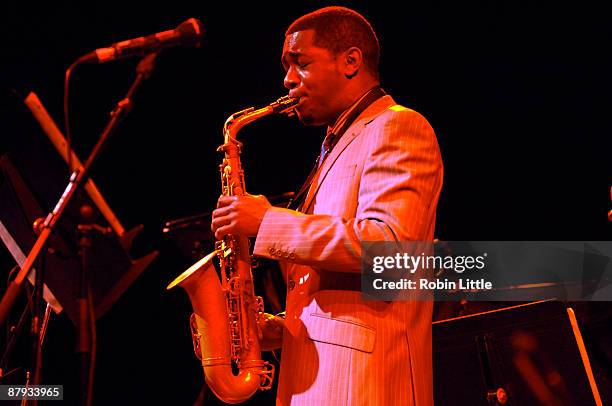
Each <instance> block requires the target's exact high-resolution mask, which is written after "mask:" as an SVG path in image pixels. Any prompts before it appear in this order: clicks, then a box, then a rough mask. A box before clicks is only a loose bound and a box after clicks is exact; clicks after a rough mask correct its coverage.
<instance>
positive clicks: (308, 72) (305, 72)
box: [282, 30, 347, 125]
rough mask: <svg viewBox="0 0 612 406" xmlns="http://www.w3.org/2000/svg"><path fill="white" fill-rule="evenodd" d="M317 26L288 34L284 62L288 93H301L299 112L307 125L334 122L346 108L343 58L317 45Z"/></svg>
mask: <svg viewBox="0 0 612 406" xmlns="http://www.w3.org/2000/svg"><path fill="white" fill-rule="evenodd" d="M314 37H315V32H314V30H304V31H298V32H295V33H293V34H290V35H287V36H286V37H285V44H284V46H283V55H282V62H283V67H284V68H285V71H286V74H285V80H284V85H285V87H286V88H287V89H289V96H292V97H299V98H300V103H299V104H298V106H297V109H296V110H297V114H298V117H299V119H300V121H301V122H302V123H304V124H306V125H324V124H327V125H331V124H333V122H334V121H335V120H336V118H337V117H338V116H339V115H340V113H341V112H342V111H343V110H344V109H345V107H346V106H344V105H343V104H342V96H343V89H344V86H345V85H346V81H347V79H346V77H345V75H344V74H343V72H342V70H341V69H342V66H341V61H339V60H338V59H340V58H336V57H334V55H333V54H332V53H331V52H330V51H328V50H327V49H323V48H319V47H317V46H315V45H314Z"/></svg>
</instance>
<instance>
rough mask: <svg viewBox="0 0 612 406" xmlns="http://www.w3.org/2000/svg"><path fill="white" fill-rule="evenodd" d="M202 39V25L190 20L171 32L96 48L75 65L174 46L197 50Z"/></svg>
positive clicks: (141, 53) (144, 53) (136, 54)
mask: <svg viewBox="0 0 612 406" xmlns="http://www.w3.org/2000/svg"><path fill="white" fill-rule="evenodd" d="M202 38H204V25H203V24H202V22H201V21H200V20H198V19H197V18H190V19H189V20H187V21H185V22H183V23H181V24H180V25H179V26H178V27H176V28H175V29H173V30H167V31H162V32H158V33H157V34H151V35H147V36H146V37H138V38H133V39H128V40H126V41H121V42H116V43H114V44H112V45H111V46H109V47H106V48H98V49H96V50H95V51H93V52H90V53H88V54H85V55H83V56H82V57H80V58H79V59H78V60H77V63H105V62H109V61H114V60H116V59H123V58H129V57H131V56H142V55H146V54H147V53H150V52H154V51H158V50H161V49H163V48H169V47H175V46H187V47H195V48H198V47H199V46H200V42H201V40H202Z"/></svg>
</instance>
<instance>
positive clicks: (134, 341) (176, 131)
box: [0, 1, 612, 405]
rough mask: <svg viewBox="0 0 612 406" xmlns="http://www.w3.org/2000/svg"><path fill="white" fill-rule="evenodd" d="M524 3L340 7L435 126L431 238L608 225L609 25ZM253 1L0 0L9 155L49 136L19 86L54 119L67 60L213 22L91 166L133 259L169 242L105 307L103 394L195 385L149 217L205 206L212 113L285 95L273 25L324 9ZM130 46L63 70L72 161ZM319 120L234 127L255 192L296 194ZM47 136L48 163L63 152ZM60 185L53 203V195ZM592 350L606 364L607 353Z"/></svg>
mask: <svg viewBox="0 0 612 406" xmlns="http://www.w3.org/2000/svg"><path fill="white" fill-rule="evenodd" d="M530 3H531V2H525V3H524V4H522V3H520V2H474V3H470V4H446V5H441V4H438V5H427V6H425V5H417V4H412V3H405V4H404V5H403V6H402V11H400V10H399V8H398V7H399V6H398V5H397V4H396V3H394V2H382V1H379V2H375V3H372V4H365V3H356V2H352V3H351V2H336V3H335V4H341V5H348V6H351V7H354V8H355V9H357V10H358V11H360V12H362V13H363V14H364V15H365V16H366V17H367V18H368V19H369V20H370V21H371V23H372V25H373V26H374V28H375V29H376V31H377V33H378V36H379V39H380V41H381V46H382V48H381V52H382V53H381V77H382V84H383V87H384V88H385V89H386V90H387V92H388V93H390V94H391V95H393V96H394V98H395V99H396V101H397V102H399V103H401V104H404V105H406V106H408V107H411V108H413V109H415V110H417V111H419V112H421V113H422V114H423V115H424V116H425V117H427V118H428V119H429V121H430V123H431V124H432V126H433V128H434V129H435V131H436V134H437V136H438V140H439V143H440V147H441V150H442V156H443V159H444V165H445V184H444V189H443V192H442V195H441V198H440V204H439V210H438V222H437V223H438V226H437V232H436V235H437V236H438V237H439V238H441V239H445V240H610V234H611V229H612V225H611V224H609V223H608V222H607V221H606V213H607V211H608V210H609V209H610V208H611V202H610V186H611V185H612V170H611V169H612V165H611V164H610V151H612V141H611V137H610V130H609V126H608V122H607V118H608V117H609V111H610V101H609V100H610V94H611V90H612V86H611V81H610V72H611V67H612V66H611V64H610V62H608V60H609V58H608V57H607V56H608V55H607V54H608V53H609V52H608V49H609V44H610V39H611V38H610V34H611V32H612V27H611V25H610V23H609V21H608V18H607V16H606V14H605V13H604V12H603V10H600V9H597V8H595V7H591V6H588V5H580V6H577V5H576V3H574V5H573V6H563V5H559V4H550V5H546V4H539V5H535V4H530ZM263 4H264V3H259V4H256V5H255V4H250V5H238V4H237V3H234V2H231V3H230V2H222V3H218V2H214V3H213V2H197V3H196V2H194V3H190V2H182V1H173V2H171V3H166V4H163V5H162V4H155V3H153V2H147V3H142V4H138V3H131V2H130V3H129V4H128V2H126V1H124V2H115V1H109V2H103V3H102V2H98V3H97V4H93V5H92V4H87V5H85V4H84V2H79V3H77V2H75V3H71V4H69V3H63V4H53V3H47V4H41V5H35V6H34V5H32V4H29V3H27V2H23V3H13V2H9V3H8V4H4V5H3V6H2V7H3V9H4V12H3V13H2V16H1V17H0V19H1V20H2V24H1V25H0V30H2V32H1V34H2V36H1V37H2V38H3V45H2V48H3V50H2V58H3V59H4V62H2V71H1V76H0V79H1V80H2V82H1V86H2V87H1V89H0V91H1V93H0V100H1V101H0V103H1V105H0V106H1V111H2V117H1V121H0V131H1V132H0V153H5V152H8V153H9V155H11V154H12V156H13V157H16V158H14V160H16V161H18V162H16V164H17V166H20V165H21V166H39V167H43V168H44V167H45V165H52V163H47V161H46V159H40V160H31V159H27V158H24V157H26V156H27V154H28V150H32V149H36V150H38V151H40V150H41V149H42V150H44V148H49V147H48V142H47V141H46V137H45V135H44V134H43V133H42V132H41V131H40V129H39V128H38V126H37V124H36V122H35V121H34V120H33V118H32V117H31V115H30V113H29V111H28V110H27V109H26V107H25V106H24V105H23V104H22V102H21V100H20V98H19V95H22V96H23V95H26V94H27V92H28V91H30V90H34V91H35V92H36V93H37V94H38V95H39V97H40V98H41V100H42V102H43V103H44V105H45V106H46V107H47V109H48V110H49V112H50V113H51V115H52V116H53V117H54V118H55V120H56V121H57V122H58V123H62V96H63V78H64V71H65V69H66V68H67V67H68V65H69V64H70V63H71V62H73V61H74V60H75V59H76V58H78V57H79V56H80V55H82V54H84V53H86V52H89V51H91V50H93V49H95V48H98V47H102V46H106V45H108V44H110V43H113V42H116V41H120V40H124V39H129V38H132V37H137V36H140V35H145V34H151V33H154V32H158V31H163V30H166V29H170V28H173V27H175V26H176V25H177V24H179V23H180V22H182V21H184V20H186V19H187V18H190V17H197V18H199V19H201V20H202V21H203V23H204V25H205V27H206V30H207V37H206V39H205V41H204V43H203V45H202V47H201V48H200V49H170V50H167V51H165V52H164V53H162V54H161V56H160V57H159V58H158V65H157V69H156V71H155V73H154V75H153V77H152V78H151V79H150V80H149V81H148V82H147V83H146V84H145V86H144V88H143V89H142V91H141V92H140V93H139V95H138V97H137V99H136V101H135V103H136V105H135V108H134V110H133V111H132V113H131V115H130V116H129V117H128V118H127V119H126V120H125V121H124V122H123V123H122V125H121V127H120V128H119V130H118V131H117V133H116V135H115V137H114V138H113V139H112V140H111V142H110V144H109V146H108V148H107V149H106V150H105V151H104V153H103V155H102V156H101V159H100V162H99V165H98V166H97V167H96V168H95V171H94V172H93V178H94V179H95V181H96V183H97V184H98V186H99V188H100V189H101V191H102V193H103V194H104V196H105V197H106V199H107V201H108V202H109V204H110V205H111V207H112V208H113V210H114V211H115V213H116V214H117V216H118V217H119V219H120V220H121V221H122V223H123V224H124V226H126V228H131V227H133V226H135V225H137V224H140V223H142V224H144V225H145V232H144V233H143V234H142V236H141V237H140V238H139V240H138V241H137V242H136V246H135V252H134V255H135V256H138V255H139V254H140V255H141V254H142V253H145V252H149V251H152V250H153V249H159V250H161V255H160V258H158V260H156V262H155V263H154V264H153V265H152V266H151V267H150V268H149V269H147V270H146V271H145V273H144V274H143V275H142V276H141V277H140V278H138V280H137V281H136V282H135V283H134V284H133V285H132V286H131V287H130V289H129V290H128V291H127V292H126V293H125V294H124V295H123V297H121V298H120V299H119V301H118V302H117V303H116V304H115V306H114V307H113V308H112V309H111V311H110V312H108V313H107V314H106V315H105V316H104V317H102V318H101V319H100V320H99V322H98V346H99V348H98V365H97V372H96V386H95V393H96V399H97V403H98V404H145V403H151V402H153V401H155V402H158V403H162V404H166V403H168V404H181V405H182V404H191V402H192V401H193V399H194V398H195V397H196V396H197V394H198V391H199V388H200V386H201V383H202V372H201V368H200V367H199V365H198V362H197V360H195V359H194V358H193V357H192V353H191V343H190V341H191V340H190V338H189V331H188V325H187V319H188V315H189V312H190V310H189V309H190V307H189V303H188V301H187V297H186V296H185V295H184V294H183V293H182V292H178V291H173V292H166V291H165V290H164V287H165V285H166V284H167V282H168V281H169V280H171V279H172V278H173V277H174V276H175V275H176V274H178V273H179V272H180V271H182V270H183V269H184V268H185V266H186V265H188V264H189V262H190V259H189V258H185V257H184V256H181V255H180V253H179V250H178V249H177V248H176V246H175V244H174V242H172V241H168V240H166V239H164V238H163V237H162V235H161V232H160V231H161V225H162V223H163V222H164V221H165V220H168V219H173V218H177V217H181V216H186V215H191V214H197V213H202V212H206V211H209V210H211V209H212V208H213V206H214V204H215V201H216V199H217V196H218V195H219V191H220V188H219V182H218V169H217V166H218V163H219V156H218V154H217V153H216V152H215V149H216V147H217V145H218V144H220V143H221V141H222V138H221V127H222V124H223V122H224V121H225V119H226V118H227V116H228V115H229V114H231V113H232V112H235V111H238V110H241V109H243V108H245V107H248V106H252V105H255V106H259V105H262V104H267V103H269V102H271V101H273V100H275V99H276V98H277V97H279V96H281V95H284V94H286V91H285V89H284V88H283V86H282V79H283V75H284V72H283V69H282V66H281V64H280V52H281V48H282V42H283V38H284V30H285V29H286V28H287V26H288V25H289V24H290V23H291V22H292V21H293V20H294V19H295V18H297V17H299V16H300V15H302V14H304V13H305V12H309V11H312V10H314V9H316V8H318V7H319V6H325V5H329V3H322V2H303V3H301V4H293V3H289V2H279V3H274V2H269V3H266V4H265V5H263ZM136 62H137V61H136V60H125V61H119V62H114V63H108V64H105V65H99V66H95V65H92V66H83V67H80V68H77V70H76V71H75V72H74V73H73V79H72V83H71V89H72V90H71V98H70V100H71V104H70V106H71V118H72V129H73V148H74V149H75V150H76V151H77V153H78V155H79V156H80V157H81V158H82V159H83V160H84V158H85V157H86V156H87V155H88V153H89V151H90V149H91V147H92V146H93V144H94V142H95V140H96V139H97V137H98V135H99V133H100V131H101V129H102V127H103V126H104V124H105V123H106V120H107V117H108V112H109V111H110V110H111V108H112V107H113V105H114V103H116V102H117V101H118V100H119V99H120V98H121V97H123V95H124V94H125V91H126V90H127V87H128V86H129V84H130V82H131V80H132V78H133V77H134V68H135V65H136ZM60 127H62V128H63V124H62V125H60ZM323 134H324V131H323V129H321V128H304V127H302V126H301V125H300V124H299V123H298V122H297V121H296V120H290V119H286V118H268V119H266V120H262V121H260V122H257V123H255V124H253V125H252V126H249V127H248V129H245V130H243V132H241V134H240V135H241V138H242V141H243V142H244V144H245V147H244V154H243V164H244V166H245V171H246V177H247V179H246V180H247V188H248V189H249V191H250V192H251V193H262V194H266V195H274V194H279V193H283V192H286V191H290V190H296V189H297V188H298V187H299V185H300V184H301V182H302V181H303V179H304V178H305V176H306V174H307V173H308V171H309V170H310V167H311V164H312V162H313V160H314V158H315V156H316V155H317V152H318V145H319V144H320V142H321V140H322V137H323ZM49 151H50V152H49V155H50V156H49V157H48V159H49V161H53V160H54V163H53V165H60V166H61V165H63V164H61V163H60V164H58V162H61V161H58V158H57V156H55V155H54V151H52V150H51V149H49ZM51 156H52V157H51ZM63 168H64V170H65V173H64V174H63V175H64V176H65V177H67V176H68V171H67V169H66V168H65V166H64V167H63ZM64 185H65V180H63V179H62V178H59V179H58V181H57V184H52V185H49V187H50V188H51V189H53V188H55V190H54V193H55V195H56V196H57V197H59V195H60V194H61V191H62V190H63V188H64ZM57 197H56V198H54V199H50V200H49V201H47V202H45V205H46V207H45V209H46V210H49V209H50V208H51V207H52V204H54V203H55V200H56V199H57ZM0 261H1V262H0V263H1V264H2V269H7V272H8V269H10V267H12V266H13V265H14V264H13V262H12V259H11V257H10V256H9V254H8V253H7V252H5V250H4V249H2V250H1V251H0ZM3 279H4V278H3ZM605 306H607V307H603V309H604V310H606V309H608V308H609V305H605ZM601 311H602V308H601V307H599V308H598V312H601ZM604 313H605V311H604ZM591 314H592V313H589V312H585V313H584V316H583V319H584V320H587V321H588V320H589V317H590V316H589V315H591ZM587 324H588V323H587ZM598 328H599V327H598ZM587 330H588V325H587ZM595 330H596V332H599V331H600V330H598V329H595ZM587 333H588V331H587ZM587 335H588V334H587ZM73 340H74V332H73V329H72V325H71V324H70V322H69V321H68V320H67V319H66V318H65V316H59V317H56V318H54V319H53V320H52V322H51V327H50V330H49V333H48V343H47V346H46V347H45V357H46V359H45V370H44V376H45V379H46V381H47V382H49V383H58V384H60V383H64V385H66V387H65V388H66V391H70V390H71V389H70V388H72V387H71V386H70V385H71V384H70V383H71V382H74V380H75V376H76V374H77V372H78V369H77V364H76V359H75V357H74V355H73V354H72V342H73ZM599 356H600V359H602V363H603V364H604V365H605V366H607V368H609V367H610V364H609V359H607V360H606V359H605V356H604V355H601V354H600V355H599ZM602 357H603V358H602ZM606 363H607V364H606ZM608 371H609V370H608ZM72 389H74V388H72ZM68 397H70V395H68Z"/></svg>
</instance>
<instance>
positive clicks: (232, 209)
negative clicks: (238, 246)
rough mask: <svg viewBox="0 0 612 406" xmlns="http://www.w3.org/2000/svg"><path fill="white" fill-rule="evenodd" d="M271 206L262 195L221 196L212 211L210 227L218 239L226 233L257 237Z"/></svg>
mask: <svg viewBox="0 0 612 406" xmlns="http://www.w3.org/2000/svg"><path fill="white" fill-rule="evenodd" d="M271 206H272V205H271V204H270V202H268V199H266V198H265V196H262V195H249V194H247V195H244V196H221V197H220V198H219V200H218V202H217V209H215V210H214V211H213V213H212V222H211V224H210V228H211V229H212V231H213V232H214V233H215V238H216V239H217V240H220V239H222V238H223V236H225V235H226V234H234V235H243V236H245V237H255V236H256V235H257V232H258V231H259V226H260V225H261V221H262V220H263V218H264V216H265V214H266V212H267V211H268V209H269V208H270V207H271Z"/></svg>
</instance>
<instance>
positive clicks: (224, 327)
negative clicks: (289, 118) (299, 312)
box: [167, 96, 299, 404]
mask: <svg viewBox="0 0 612 406" xmlns="http://www.w3.org/2000/svg"><path fill="white" fill-rule="evenodd" d="M298 101H299V99H297V98H292V97H289V96H284V97H281V98H280V99H278V100H277V101H276V102H273V103H271V104H269V105H268V106H266V107H263V108H260V109H255V108H253V107H251V108H248V109H245V110H242V111H239V112H237V113H234V114H232V115H231V116H230V117H229V118H228V119H227V121H226V122H225V125H224V127H223V136H224V142H223V145H221V146H220V147H219V148H218V149H217V151H219V152H222V153H223V154H224V158H223V162H222V163H221V165H219V170H220V173H221V193H222V195H223V196H240V195H244V194H246V191H245V184H244V171H243V170H242V165H241V163H240V152H241V145H242V144H241V143H240V142H239V141H238V140H237V139H236V135H237V134H238V132H239V131H240V130H241V129H242V128H243V127H244V126H246V125H247V124H250V123H252V122H253V121H255V120H259V119H260V118H263V117H265V116H268V115H271V114H287V115H293V114H294V108H295V106H296V105H297V104H298ZM215 257H216V258H218V259H219V263H220V271H221V272H220V275H221V276H220V277H218V276H217V272H216V270H215V267H214V265H213V259H214V258H215ZM219 278H220V279H221V280H219ZM175 286H180V287H182V288H183V289H185V290H186V291H187V294H188V296H189V300H190V302H191V305H192V307H193V311H194V312H193V313H192V314H191V317H190V323H189V324H190V328H191V333H192V340H193V349H194V351H195V353H196V357H197V358H198V359H200V360H201V361H202V367H203V368H204V375H205V378H206V383H207V384H208V386H209V387H210V389H211V390H212V391H213V393H214V394H215V395H216V396H217V397H218V398H219V399H221V400H222V401H224V402H226V403H231V404H236V403H241V402H244V401H245V400H247V399H249V398H250V397H251V396H253V394H254V393H255V392H256V391H257V390H258V389H259V390H268V389H270V388H271V387H272V382H273V380H274V365H272V364H270V363H268V362H265V361H263V360H262V359H261V351H260V346H259V339H260V338H261V331H260V329H259V326H258V320H259V319H260V318H261V317H263V309H264V305H263V300H262V298H261V297H260V296H255V293H254V288H253V276H252V274H251V256H250V253H249V240H248V238H247V237H245V236H240V235H226V236H225V237H223V239H222V240H220V241H217V242H216V243H215V250H214V251H213V252H212V253H210V254H208V255H207V256H205V257H204V258H202V259H201V260H199V261H198V262H196V263H195V264H193V265H192V266H191V267H189V269H187V270H186V271H185V272H183V273H182V274H181V275H179V276H178V277H177V278H176V279H175V280H174V281H172V282H171V283H170V284H169V285H168V287H167V289H171V288H173V287H175ZM233 369H237V371H238V373H237V374H234V372H233Z"/></svg>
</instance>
